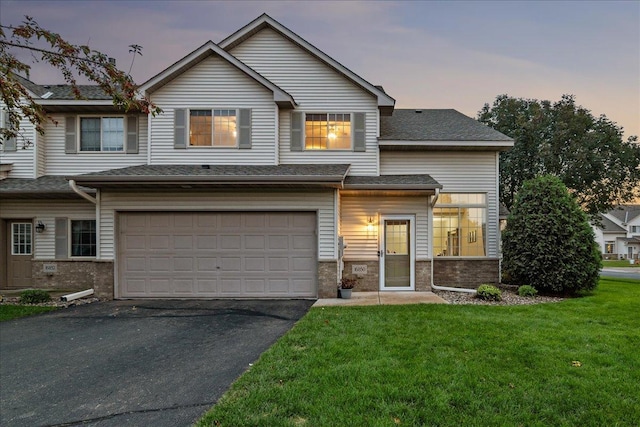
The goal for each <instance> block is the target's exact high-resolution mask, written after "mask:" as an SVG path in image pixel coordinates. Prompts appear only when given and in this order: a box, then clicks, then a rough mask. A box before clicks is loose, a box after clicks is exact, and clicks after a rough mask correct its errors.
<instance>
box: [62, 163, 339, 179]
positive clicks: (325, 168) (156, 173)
mask: <svg viewBox="0 0 640 427" xmlns="http://www.w3.org/2000/svg"><path fill="white" fill-rule="evenodd" d="M348 170H349V165H346V164H338V165H335V164H326V165H316V164H312V165H278V166H273V165H141V166H130V167H127V168H121V169H110V170H106V171H102V172H92V173H88V174H84V175H80V176H77V177H74V179H75V178H77V179H79V180H82V179H83V178H91V177H123V178H124V177H172V176H173V177H189V176H192V177H253V176H255V177H260V176H264V177H269V176H272V177H280V176H307V177H314V176H315V177H323V176H344V175H345V174H346V173H347V171H348Z"/></svg>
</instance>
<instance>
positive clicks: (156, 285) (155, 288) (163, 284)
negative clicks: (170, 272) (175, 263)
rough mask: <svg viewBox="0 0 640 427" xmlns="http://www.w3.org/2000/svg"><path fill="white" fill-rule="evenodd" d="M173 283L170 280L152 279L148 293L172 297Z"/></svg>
mask: <svg viewBox="0 0 640 427" xmlns="http://www.w3.org/2000/svg"><path fill="white" fill-rule="evenodd" d="M171 282H172V281H171V280H169V278H157V277H156V278H150V279H149V289H147V292H148V293H150V294H153V295H164V296H166V295H170V294H171Z"/></svg>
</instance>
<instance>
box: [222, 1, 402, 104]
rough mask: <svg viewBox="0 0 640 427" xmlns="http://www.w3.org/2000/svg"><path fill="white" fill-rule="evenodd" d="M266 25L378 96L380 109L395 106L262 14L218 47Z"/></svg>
mask: <svg viewBox="0 0 640 427" xmlns="http://www.w3.org/2000/svg"><path fill="white" fill-rule="evenodd" d="M265 24H266V25H268V26H270V27H271V28H272V29H273V30H275V31H277V32H279V33H280V34H282V35H284V36H285V37H287V38H288V39H290V40H291V41H293V42H294V43H295V44H297V45H298V46H300V47H301V48H303V49H305V50H306V51H307V52H309V53H310V54H312V55H313V56H315V57H316V58H318V59H320V60H321V61H323V62H324V63H326V64H327V65H329V66H330V67H331V68H333V69H335V70H337V71H338V72H339V73H341V74H342V75H344V76H345V77H347V78H348V79H349V80H351V81H353V82H354V83H355V84H357V85H358V86H360V87H362V88H363V89H365V90H366V91H368V92H370V93H371V94H373V95H374V96H376V97H377V99H378V106H379V107H394V106H395V104H396V100H395V99H393V98H392V97H391V96H389V95H387V94H386V93H385V92H383V91H381V90H380V89H378V88H377V87H375V86H374V85H372V84H371V83H369V82H368V81H366V80H365V79H363V78H362V77H360V76H359V75H357V74H356V73H354V72H353V71H351V70H350V69H348V68H347V67H345V66H344V65H342V64H341V63H339V62H338V61H336V60H335V59H333V58H331V57H330V56H329V55H327V54H326V53H324V52H323V51H321V50H320V49H318V48H317V47H315V46H314V45H312V44H311V43H309V42H308V41H306V40H305V39H303V38H302V37H300V36H299V35H297V34H296V33H294V32H293V31H291V30H290V29H288V28H287V27H285V26H284V25H282V24H281V23H279V22H278V21H276V20H275V19H273V18H272V17H270V16H269V15H267V14H262V15H261V16H259V17H258V18H257V19H255V20H253V21H252V22H250V23H249V24H247V25H245V26H244V27H242V28H241V29H239V30H238V31H236V32H235V33H233V34H231V35H230V36H229V37H227V38H226V39H224V40H222V41H221V42H220V43H219V44H218V46H220V47H221V48H222V49H225V50H226V49H227V48H228V47H229V46H231V45H233V44H234V42H236V41H237V40H239V39H242V38H243V37H245V36H246V35H247V34H250V33H252V32H254V31H255V30H256V28H258V27H260V26H261V25H265Z"/></svg>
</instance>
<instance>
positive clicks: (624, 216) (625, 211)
mask: <svg viewBox="0 0 640 427" xmlns="http://www.w3.org/2000/svg"><path fill="white" fill-rule="evenodd" d="M607 213H608V214H609V215H611V216H612V217H614V218H615V219H617V220H618V221H620V222H621V223H623V224H624V223H628V222H630V221H632V220H633V219H635V218H636V217H638V216H640V205H620V206H618V207H617V208H615V209H613V210H611V211H609V212H607Z"/></svg>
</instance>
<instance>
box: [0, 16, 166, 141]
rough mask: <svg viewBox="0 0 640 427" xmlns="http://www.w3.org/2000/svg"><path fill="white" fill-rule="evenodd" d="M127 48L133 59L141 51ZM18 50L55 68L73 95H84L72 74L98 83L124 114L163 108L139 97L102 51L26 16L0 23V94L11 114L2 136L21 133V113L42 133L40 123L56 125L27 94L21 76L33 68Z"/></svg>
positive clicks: (0, 129) (124, 76) (131, 84)
mask: <svg viewBox="0 0 640 427" xmlns="http://www.w3.org/2000/svg"><path fill="white" fill-rule="evenodd" d="M129 47H130V50H129V52H130V53H132V54H133V57H134V59H135V56H136V55H141V54H142V53H141V47H140V46H138V45H131V46H129ZM18 51H28V52H30V53H31V54H32V58H33V60H34V61H36V62H37V61H42V62H45V63H48V64H49V65H51V66H52V67H53V68H56V69H58V71H59V72H60V73H61V74H62V76H63V77H64V80H65V81H66V82H67V83H68V84H69V85H70V86H71V89H72V91H73V93H74V95H75V97H76V98H77V99H82V94H81V93H80V89H79V87H78V84H77V82H76V78H85V79H87V80H89V81H91V82H93V83H95V84H97V85H98V86H99V87H100V88H101V89H102V90H103V91H104V92H105V94H107V95H108V96H110V97H111V98H113V104H114V105H115V106H116V107H118V108H119V109H121V110H123V111H125V112H129V111H140V112H142V113H151V114H157V113H159V112H160V111H161V110H160V109H159V108H158V107H156V106H155V105H154V104H153V103H151V101H150V100H149V99H147V98H143V97H140V96H139V94H138V93H137V91H136V89H137V86H136V85H135V83H134V82H133V79H132V78H131V76H130V75H129V74H128V73H125V72H123V71H120V70H118V69H117V68H116V66H115V65H114V64H112V63H111V62H110V61H109V58H108V57H107V56H106V55H105V54H103V53H100V52H98V51H95V50H91V49H90V48H89V46H86V45H73V44H71V43H69V42H67V41H65V40H64V39H63V38H62V37H61V36H60V35H59V34H56V33H54V32H51V31H48V30H45V29H44V28H42V27H40V25H38V23H37V22H36V21H35V20H34V19H33V18H31V17H29V16H26V17H25V21H24V22H23V23H22V24H21V25H18V26H15V27H14V26H6V25H0V94H1V95H2V99H1V100H2V103H4V105H5V108H6V109H7V111H8V113H9V114H8V119H9V120H8V125H9V126H7V127H6V128H0V140H4V139H9V138H15V137H18V136H20V134H21V132H20V117H21V116H22V117H26V118H28V119H29V121H31V122H32V123H33V124H34V125H35V127H36V130H37V131H38V133H40V134H44V123H46V122H47V121H49V120H50V121H52V122H54V123H55V121H54V120H53V119H52V118H51V117H50V116H49V115H47V113H46V111H45V110H44V108H42V106H41V105H39V104H38V103H37V102H36V101H35V100H34V99H33V98H32V97H31V96H30V95H29V92H28V90H27V88H26V87H25V80H24V79H22V78H21V77H19V75H20V74H28V72H29V69H30V68H31V66H30V65H29V64H27V63H25V62H23V61H20V60H19V59H18V58H17V56H16V54H15V53H16V52H18ZM132 66H133V61H132ZM129 71H131V70H129ZM25 143H28V141H25Z"/></svg>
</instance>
